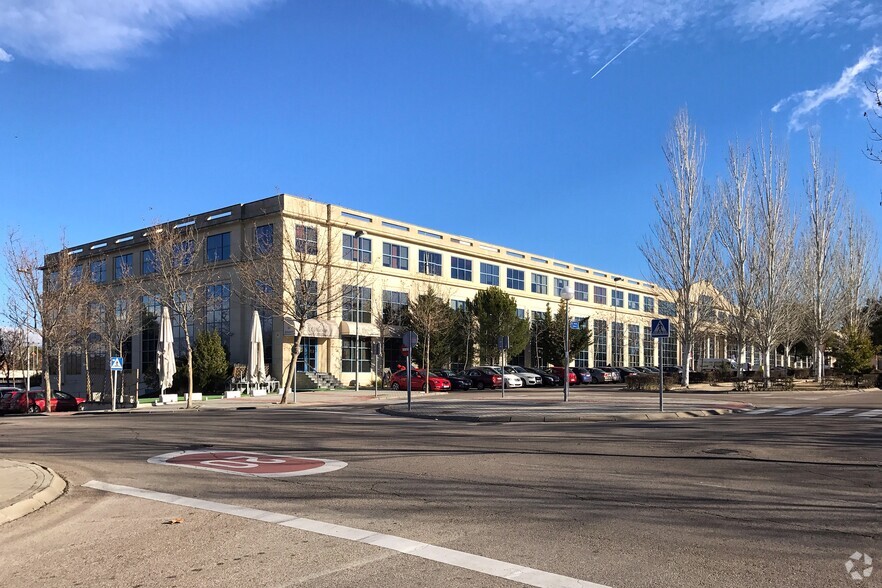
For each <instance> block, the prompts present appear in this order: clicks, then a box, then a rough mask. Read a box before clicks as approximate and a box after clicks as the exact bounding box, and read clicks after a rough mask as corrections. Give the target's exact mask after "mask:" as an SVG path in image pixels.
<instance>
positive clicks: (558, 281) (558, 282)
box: [554, 278, 570, 296]
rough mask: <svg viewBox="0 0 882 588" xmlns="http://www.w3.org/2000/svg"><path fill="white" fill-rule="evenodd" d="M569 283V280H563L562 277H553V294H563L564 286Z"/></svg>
mask: <svg viewBox="0 0 882 588" xmlns="http://www.w3.org/2000/svg"><path fill="white" fill-rule="evenodd" d="M569 285H570V281H569V280H565V279H563V278H554V295H555V296H561V295H562V294H563V290H564V288H566V287H568V286H569Z"/></svg>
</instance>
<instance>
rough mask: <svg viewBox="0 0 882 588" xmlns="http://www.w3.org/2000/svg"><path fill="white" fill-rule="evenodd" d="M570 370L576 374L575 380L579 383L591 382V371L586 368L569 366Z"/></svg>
mask: <svg viewBox="0 0 882 588" xmlns="http://www.w3.org/2000/svg"><path fill="white" fill-rule="evenodd" d="M570 371H571V372H573V373H574V374H576V381H577V382H578V383H579V384H590V383H591V372H589V371H588V368H583V367H572V368H570Z"/></svg>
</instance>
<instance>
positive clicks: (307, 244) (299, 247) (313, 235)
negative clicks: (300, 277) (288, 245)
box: [294, 225, 318, 255]
mask: <svg viewBox="0 0 882 588" xmlns="http://www.w3.org/2000/svg"><path fill="white" fill-rule="evenodd" d="M294 251H296V252H297V253H305V254H307V255H317V254H318V229H316V228H315V227H311V226H309V225H297V226H295V227H294Z"/></svg>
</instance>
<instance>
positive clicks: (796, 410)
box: [779, 406, 818, 416]
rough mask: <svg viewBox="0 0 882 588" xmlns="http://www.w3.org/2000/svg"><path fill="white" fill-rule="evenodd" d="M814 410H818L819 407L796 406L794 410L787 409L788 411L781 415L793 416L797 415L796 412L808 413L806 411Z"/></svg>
mask: <svg viewBox="0 0 882 588" xmlns="http://www.w3.org/2000/svg"><path fill="white" fill-rule="evenodd" d="M813 410H818V407H816V406H809V407H806V408H796V409H794V410H788V411H786V412H782V413H781V414H780V415H779V416H793V415H795V414H803V413H806V412H811V411H813Z"/></svg>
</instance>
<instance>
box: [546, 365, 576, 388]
mask: <svg viewBox="0 0 882 588" xmlns="http://www.w3.org/2000/svg"><path fill="white" fill-rule="evenodd" d="M548 369H549V371H551V373H552V374H554V375H556V376H557V377H559V378H560V379H561V381H563V379H564V372H565V371H566V370H564V368H563V366H560V367H558V366H554V367H551V368H548ZM576 383H578V378H577V377H576V373H575V372H574V371H573V370H570V384H571V385H574V384H576Z"/></svg>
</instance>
